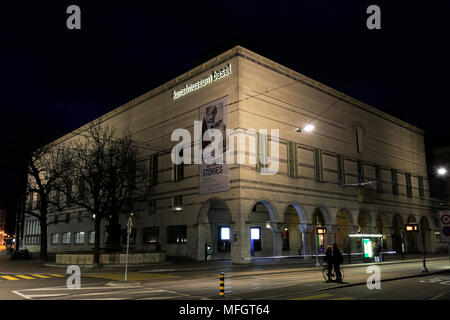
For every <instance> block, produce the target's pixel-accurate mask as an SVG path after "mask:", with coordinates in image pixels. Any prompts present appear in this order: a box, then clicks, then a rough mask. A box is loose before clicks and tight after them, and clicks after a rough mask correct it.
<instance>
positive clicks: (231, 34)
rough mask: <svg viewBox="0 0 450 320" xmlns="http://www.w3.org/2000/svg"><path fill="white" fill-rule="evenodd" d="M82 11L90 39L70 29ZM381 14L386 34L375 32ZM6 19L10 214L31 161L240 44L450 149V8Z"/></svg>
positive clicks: (46, 6) (100, 11)
mask: <svg viewBox="0 0 450 320" xmlns="http://www.w3.org/2000/svg"><path fill="white" fill-rule="evenodd" d="M393 2H395V3H393ZM155 3H156V2H155ZM71 4H76V5H78V6H79V7H80V8H81V30H68V29H67V27H66V20H67V18H68V16H69V14H67V13H66V9H67V7H68V6H69V5H71ZM371 4H376V5H379V6H380V8H381V30H369V29H367V27H366V20H367V18H368V17H369V14H367V13H366V9H367V7H368V6H369V5H371ZM0 10H1V15H0V49H1V50H0V72H1V78H0V81H1V86H0V88H1V89H0V93H1V99H0V103H1V105H0V110H1V111H0V112H1V114H0V116H1V120H2V122H1V126H0V150H1V151H2V153H1V155H2V156H1V157H0V179H1V183H0V204H1V203H3V205H6V206H8V207H11V206H13V205H12V204H13V203H14V197H15V194H16V193H17V188H18V186H19V181H20V180H19V178H18V177H20V169H19V167H20V164H21V163H22V162H21V159H23V158H24V154H25V153H26V152H27V150H30V149H32V148H34V147H37V146H39V145H41V144H44V143H46V142H49V141H51V140H54V139H55V138H57V137H59V136H61V135H63V134H64V133H67V132H69V131H72V130H73V129H76V128H77V127H80V126H81V125H83V124H85V123H87V122H89V121H91V120H93V119H95V118H97V117H98V116H101V115H102V114H104V113H106V112H108V111H110V110H113V109H115V108H117V107H119V106H120V105H122V104H124V103H126V102H128V101H129V100H131V99H133V98H136V97H137V96H139V95H141V94H143V93H145V92H147V91H149V90H151V89H153V88H155V87H157V86H159V85H161V84H163V83H165V82H167V81H169V80H171V79H172V78H174V77H176V76H178V75H180V74H182V73H184V72H186V71H188V70H190V69H191V68H193V67H195V66H196V65H198V64H200V63H202V62H204V61H206V60H208V59H209V58H212V57H214V56H215V55H217V54H220V53H221V52H223V51H225V50H227V49H230V48H231V47H233V46H234V45H238V44H239V45H242V46H244V47H247V48H248V49H250V50H253V51H255V52H256V53H259V54H261V55H263V56H266V57H267V58H270V59H272V60H274V61H275V62H278V63H280V64H282V65H285V66H286V67H289V68H291V69H293V70H295V71H298V72H300V73H302V74H304V75H306V76H308V77H310V78H312V79H315V80H318V81H320V82H322V83H324V84H326V85H328V86H330V87H332V88H334V89H337V90H339V91H341V92H343V93H345V94H348V95H350V96H352V97H354V98H357V99H359V100H361V101H363V102H365V103H367V104H369V105H371V106H373V107H376V108H378V109H380V110H383V111H386V112H388V113H389V114H391V115H393V116H396V117H398V118H400V119H402V120H404V121H407V122H409V123H411V124H413V125H416V126H418V127H419V128H422V129H424V130H426V131H427V136H426V141H427V147H435V146H440V145H446V144H448V143H447V139H448V138H449V137H450V130H449V129H448V120H447V117H446V114H447V109H448V107H449V102H448V101H449V95H450V94H449V92H450V90H449V83H450V81H449V74H450V67H449V65H450V64H449V62H448V58H449V57H450V52H449V51H450V49H449V48H450V46H449V31H450V23H449V22H448V21H449V19H448V14H449V12H450V2H449V1H433V2H425V1H421V2H410V1H389V2H387V1H386V2H382V1H323V0H314V1H313V0H310V1H289V2H282V1H271V2H265V1H236V2H235V1H226V2H225V1H223V2H213V1H208V2H199V1H183V2H180V3H177V2H170V1H164V2H163V4H158V5H156V4H153V1H145V2H144V1H135V2H133V1H115V2H112V1H111V2H104V3H101V2H99V1H76V0H73V1H54V3H50V2H49V1H45V2H44V1H33V2H31V1H30V3H27V2H23V1H14V2H12V1H8V3H2V6H1V9H0ZM10 211H11V210H10ZM9 219H12V218H11V215H10V218H9Z"/></svg>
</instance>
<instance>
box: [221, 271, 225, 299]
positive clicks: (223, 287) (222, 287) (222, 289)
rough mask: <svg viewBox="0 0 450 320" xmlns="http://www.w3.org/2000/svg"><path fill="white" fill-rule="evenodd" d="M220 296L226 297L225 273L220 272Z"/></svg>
mask: <svg viewBox="0 0 450 320" xmlns="http://www.w3.org/2000/svg"><path fill="white" fill-rule="evenodd" d="M220 296H221V297H225V274H224V273H223V272H221V273H220Z"/></svg>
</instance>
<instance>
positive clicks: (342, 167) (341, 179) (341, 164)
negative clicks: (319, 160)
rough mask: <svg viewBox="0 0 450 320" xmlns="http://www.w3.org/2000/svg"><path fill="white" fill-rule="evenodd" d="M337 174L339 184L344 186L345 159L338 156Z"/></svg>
mask: <svg viewBox="0 0 450 320" xmlns="http://www.w3.org/2000/svg"><path fill="white" fill-rule="evenodd" d="M337 159H338V172H339V184H340V185H344V184H345V157H344V156H343V155H338V158H337Z"/></svg>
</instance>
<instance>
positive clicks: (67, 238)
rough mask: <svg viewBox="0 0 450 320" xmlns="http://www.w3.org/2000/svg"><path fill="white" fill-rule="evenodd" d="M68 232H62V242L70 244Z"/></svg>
mask: <svg viewBox="0 0 450 320" xmlns="http://www.w3.org/2000/svg"><path fill="white" fill-rule="evenodd" d="M70 240H71V238H70V232H64V233H63V234H62V244H70Z"/></svg>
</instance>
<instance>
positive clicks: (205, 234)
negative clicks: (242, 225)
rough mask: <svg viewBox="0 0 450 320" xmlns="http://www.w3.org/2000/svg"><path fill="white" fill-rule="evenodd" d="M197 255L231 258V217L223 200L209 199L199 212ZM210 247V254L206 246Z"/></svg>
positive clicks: (212, 257)
mask: <svg viewBox="0 0 450 320" xmlns="http://www.w3.org/2000/svg"><path fill="white" fill-rule="evenodd" d="M198 220H199V221H198V222H199V253H200V254H199V256H200V259H202V260H203V259H207V260H219V259H231V239H230V237H231V235H232V230H231V228H232V226H231V224H232V218H231V212H230V210H229V209H228V206H227V205H226V203H225V201H223V200H221V199H215V198H214V199H210V200H208V201H207V202H206V203H205V204H204V205H203V206H202V208H201V209H200V213H199V219H198ZM207 245H208V246H211V247H212V255H210V254H208V253H207V252H206V246H207Z"/></svg>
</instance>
